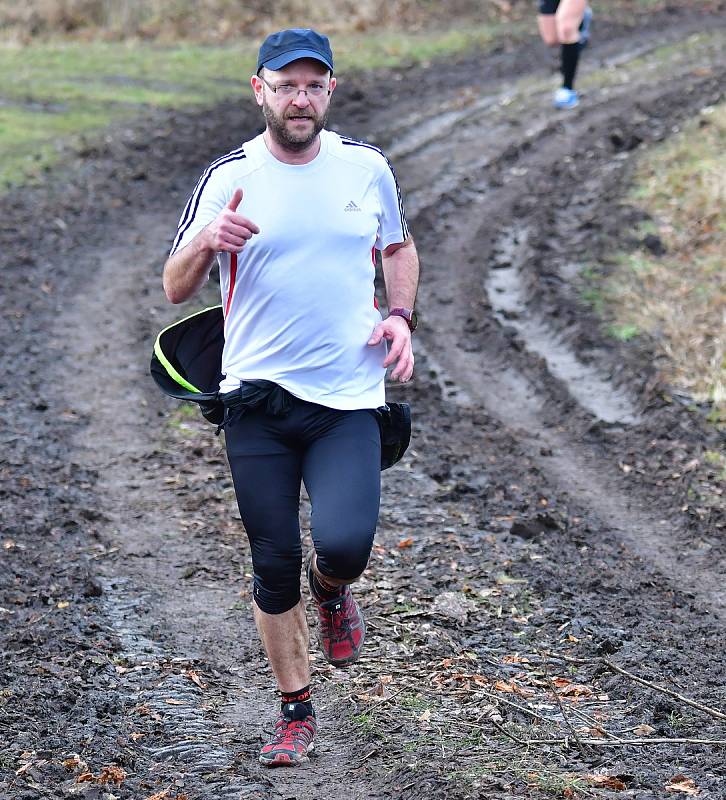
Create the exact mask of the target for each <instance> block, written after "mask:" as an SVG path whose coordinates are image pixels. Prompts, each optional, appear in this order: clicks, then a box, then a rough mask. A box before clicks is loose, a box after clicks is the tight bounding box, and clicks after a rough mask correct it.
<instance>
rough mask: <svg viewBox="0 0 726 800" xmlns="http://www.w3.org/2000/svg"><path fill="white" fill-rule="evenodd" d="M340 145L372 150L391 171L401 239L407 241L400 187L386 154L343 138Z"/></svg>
mask: <svg viewBox="0 0 726 800" xmlns="http://www.w3.org/2000/svg"><path fill="white" fill-rule="evenodd" d="M340 141H341V144H344V145H346V146H348V147H364V148H366V149H367V150H373V152H374V153H378V155H380V156H381V158H383V160H384V161H385V162H386V164H388V169H390V170H391V175H393V181H394V183H395V184H396V194H397V196H398V213H399V215H400V217H401V230H402V231H403V238H404V239H407V238H408V235H409V231H408V223H407V222H406V213H405V211H404V210H403V197H402V196H401V187H400V186H399V185H398V178H396V172H395V170H394V169H393V165H392V164H391V162H390V161H389V160H388V159H387V158H386V154H385V153H384V152H383V151H382V150H381V149H380V148H378V147H376V146H375V145H372V144H368V142H359V141H356V140H355V139H350V138H348V137H345V136H341V137H340Z"/></svg>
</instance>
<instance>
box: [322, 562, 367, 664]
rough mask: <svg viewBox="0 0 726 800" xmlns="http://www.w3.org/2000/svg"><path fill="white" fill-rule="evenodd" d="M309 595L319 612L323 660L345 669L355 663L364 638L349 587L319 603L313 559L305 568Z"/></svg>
mask: <svg viewBox="0 0 726 800" xmlns="http://www.w3.org/2000/svg"><path fill="white" fill-rule="evenodd" d="M307 572H308V583H309V585H310V595H311V596H312V598H313V601H314V602H315V605H316V606H317V610H318V621H319V628H318V642H319V643H320V648H321V649H322V651H323V655H324V656H325V658H326V660H327V661H328V662H329V663H331V664H332V665H333V666H334V667H346V666H348V665H349V664H352V663H353V662H354V661H357V660H358V656H359V655H360V651H361V649H362V647H363V642H364V641H365V638H366V623H365V620H364V619H363V614H361V611H360V608H359V606H358V603H356V601H355V600H354V599H353V595H352V594H351V591H350V587H349V586H342V587H341V593H340V595H338V597H333V598H332V599H331V600H324V599H322V598H321V597H320V596H319V594H318V593H317V592H316V591H315V585H314V581H313V567H312V559H310V560H309V561H308V565H307Z"/></svg>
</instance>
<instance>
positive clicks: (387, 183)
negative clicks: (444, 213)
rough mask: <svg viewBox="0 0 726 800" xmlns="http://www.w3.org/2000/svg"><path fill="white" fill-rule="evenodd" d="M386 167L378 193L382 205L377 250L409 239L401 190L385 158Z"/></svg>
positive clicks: (379, 183) (379, 181) (383, 170)
mask: <svg viewBox="0 0 726 800" xmlns="http://www.w3.org/2000/svg"><path fill="white" fill-rule="evenodd" d="M383 158H384V160H385V166H384V167H383V169H382V171H381V177H380V178H379V180H378V193H379V199H380V203H381V220H380V225H379V227H378V236H377V237H376V248H377V249H378V250H385V249H386V247H388V245H389V244H397V243H399V242H404V241H405V240H406V239H407V238H408V235H409V234H408V225H407V224H406V214H405V212H404V209H403V199H402V198H401V189H400V187H399V185H398V181H397V180H396V175H395V173H394V172H393V167H391V165H390V163H389V161H388V159H387V158H385V156H383Z"/></svg>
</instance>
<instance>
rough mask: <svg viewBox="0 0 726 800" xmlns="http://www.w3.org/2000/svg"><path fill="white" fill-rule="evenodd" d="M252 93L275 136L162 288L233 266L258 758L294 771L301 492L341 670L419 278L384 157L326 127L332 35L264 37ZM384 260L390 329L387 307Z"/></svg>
mask: <svg viewBox="0 0 726 800" xmlns="http://www.w3.org/2000/svg"><path fill="white" fill-rule="evenodd" d="M251 84H252V89H253V90H254V97H255V100H256V102H257V105H258V106H260V108H261V109H262V113H263V115H264V118H265V122H266V128H265V130H264V132H263V133H262V134H260V135H259V136H257V137H256V138H254V139H252V140H251V141H248V142H245V143H244V144H243V145H242V146H241V147H239V148H238V149H236V150H233V151H232V152H230V153H228V154H227V155H225V156H223V157H221V158H219V159H217V160H216V161H215V162H214V163H212V164H211V165H210V166H209V168H208V169H207V170H206V172H205V173H204V174H203V175H202V177H201V179H200V180H199V182H198V183H197V186H196V187H195V189H194V191H193V193H192V195H191V197H190V198H189V202H188V203H187V206H186V208H185V209H184V212H183V214H182V217H181V221H180V223H179V228H178V231H177V234H176V238H175V240H174V244H173V246H172V249H171V253H170V256H169V259H168V260H167V262H166V264H165V266H164V279H163V280H164V290H165V292H166V295H167V297H168V299H169V300H170V301H171V302H172V303H180V302H183V301H185V300H187V299H189V298H190V297H192V296H193V295H194V294H195V293H196V292H197V291H198V290H199V289H200V287H201V286H202V285H203V284H204V283H205V282H206V281H207V279H208V277H209V273H210V269H211V267H212V265H213V264H214V263H215V261H216V262H217V263H218V264H219V271H220V283H221V293H222V306H223V309H224V315H225V344H224V352H223V356H222V372H223V374H224V378H223V380H222V383H221V386H220V390H221V392H223V393H224V394H223V399H224V400H225V405H226V407H227V424H226V427H225V438H226V447H227V454H228V459H229V464H230V469H231V472H232V478H233V481H234V486H235V492H236V495H237V502H238V505H239V510H240V515H241V517H242V521H243V522H244V526H245V530H246V533H247V536H248V538H249V541H250V548H251V551H252V562H253V570H254V581H253V600H254V602H253V608H254V616H255V621H256V624H257V628H258V631H259V633H260V637H261V639H262V644H263V646H264V648H265V652H266V654H267V658H268V660H269V663H270V666H271V669H272V672H273V674H274V677H275V679H276V681H277V686H278V689H279V691H280V695H281V707H280V714H279V716H278V718H277V722H276V724H275V729H274V732H273V734H272V737H271V739H270V741H269V742H268V743H267V744H265V746H264V747H263V748H262V751H261V754H260V761H261V762H262V763H263V764H266V765H270V766H278V765H297V764H300V763H301V762H304V761H307V755H308V753H309V751H310V750H311V749H312V747H313V737H314V735H315V732H316V727H317V721H316V717H315V711H314V710H313V704H312V700H311V687H310V667H309V661H308V628H307V623H306V619H305V608H304V605H303V602H302V599H301V593H300V576H301V569H302V561H303V557H302V546H301V541H300V529H299V522H298V513H299V503H300V488H301V482H304V483H305V487H306V489H307V492H308V494H309V496H310V500H311V505H312V539H313V544H314V551H313V552H312V553H311V554H310V556H309V560H308V562H307V566H306V571H307V579H308V581H309V585H310V593H311V596H312V599H313V602H314V603H315V606H316V610H317V614H318V618H319V641H320V645H321V647H322V650H323V654H324V655H325V657H326V658H327V660H328V661H330V662H331V663H332V664H334V665H336V666H339V667H344V666H346V665H348V664H351V663H352V662H354V661H355V660H356V659H357V658H358V655H359V653H360V650H361V647H362V645H363V641H364V638H365V623H364V620H363V616H362V614H361V612H360V609H359V607H358V604H357V603H356V601H355V600H354V598H353V596H352V594H351V590H350V586H349V584H351V583H352V582H354V581H355V580H356V579H357V578H358V577H359V576H360V575H361V573H362V572H363V571H364V569H365V568H366V565H367V563H368V558H369V556H370V552H371V548H372V544H373V536H374V533H375V529H376V523H377V519H378V510H379V496H380V458H381V439H380V431H379V427H378V420H377V417H376V416H375V414H374V413H373V411H372V410H373V409H376V408H378V407H380V406H382V405H383V404H384V402H385V398H384V375H385V372H386V368H387V367H392V370H391V374H390V377H391V378H392V379H394V380H398V381H401V382H405V381H408V380H409V379H410V378H411V376H412V374H413V367H414V359H413V351H412V349H411V333H412V331H413V329H414V328H415V326H416V317H415V314H414V312H413V307H414V300H415V297H416V288H417V284H418V272H419V267H418V257H417V254H416V248H415V246H414V243H413V239H412V238H411V235H410V234H409V231H408V227H407V225H406V218H405V214H404V209H403V204H402V201H401V194H400V190H399V187H398V184H397V182H396V178H395V176H394V173H393V170H392V168H391V165H390V164H389V162H388V161H387V159H386V158H385V156H384V155H383V154H382V153H381V151H380V150H378V149H377V148H376V147H373V146H371V145H369V144H366V143H365V142H360V141H356V140H354V139H350V138H347V137H345V136H340V135H338V134H337V133H333V132H332V131H329V130H326V128H325V125H326V122H327V119H328V109H329V105H330V99H331V95H332V94H333V92H334V90H335V86H336V78H335V77H334V76H333V54H332V52H331V49H330V44H329V42H328V39H327V37H325V36H323V35H321V34H319V33H317V32H315V31H313V30H308V29H292V30H285V31H280V32H279V33H275V34H272V35H271V36H268V37H267V39H265V41H264V42H263V43H262V46H261V47H260V51H259V58H258V62H257V73H256V74H255V75H253V76H252V77H251ZM374 250H377V251H379V252H380V254H381V261H382V265H383V274H384V278H385V285H386V294H387V300H388V307H389V309H390V310H389V312H388V315H387V317H386V318H385V319H382V318H381V314H380V313H379V311H378V309H377V307H376V306H375V301H374V275H375V266H374V263H373V262H372V259H371V253H372V252H373V251H374ZM250 396H253V397H254V398H255V403H253V404H251V403H249V402H248V399H249V397H250ZM260 396H262V397H263V402H261V403H260V402H259V400H260Z"/></svg>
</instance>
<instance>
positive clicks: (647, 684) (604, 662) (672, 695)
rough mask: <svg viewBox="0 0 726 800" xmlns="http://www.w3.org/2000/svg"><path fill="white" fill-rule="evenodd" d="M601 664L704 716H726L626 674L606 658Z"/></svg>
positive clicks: (671, 691)
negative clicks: (674, 699)
mask: <svg viewBox="0 0 726 800" xmlns="http://www.w3.org/2000/svg"><path fill="white" fill-rule="evenodd" d="M601 663H603V664H604V665H605V666H606V667H608V669H611V670H612V671H613V672H619V673H620V674H621V675H625V677H626V678H630V680H631V681H635V682H636V683H641V684H642V685H643V686H647V687H648V688H649V689H654V690H655V691H657V692H662V693H663V694H667V695H669V696H670V697H675V698H676V700H680V701H681V703H685V704H686V705H688V706H692V707H693V708H697V709H698V710H699V711H703V713H704V714H709V715H710V716H712V717H714V718H715V719H726V714H724V713H723V712H722V711H718V710H717V709H715V708H711V707H710V706H706V705H704V704H703V703H698V702H696V701H695V700H691V699H690V698H688V697H684V696H683V695H682V694H678V692H674V691H673V690H672V689H667V688H666V687H665V686H658V685H657V684H655V683H651V682H650V681H646V680H645V678H639V677H638V676H637V675H633V673H632V672H628V671H627V670H626V669H623V668H622V667H619V666H618V665H617V664H613V662H612V661H608V659H607V658H603V659H601Z"/></svg>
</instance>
